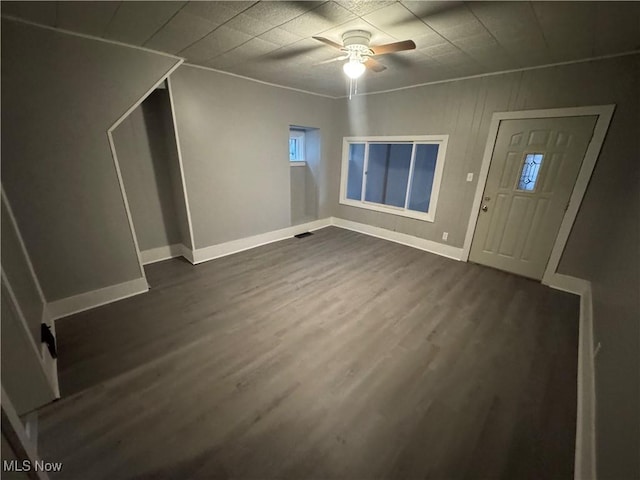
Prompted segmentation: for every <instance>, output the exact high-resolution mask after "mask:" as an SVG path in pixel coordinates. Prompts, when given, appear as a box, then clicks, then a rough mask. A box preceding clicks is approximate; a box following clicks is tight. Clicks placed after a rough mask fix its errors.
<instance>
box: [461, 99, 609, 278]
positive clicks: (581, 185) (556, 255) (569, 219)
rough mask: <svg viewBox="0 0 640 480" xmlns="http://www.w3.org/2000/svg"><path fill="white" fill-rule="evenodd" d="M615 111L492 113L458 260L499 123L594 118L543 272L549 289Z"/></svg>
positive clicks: (467, 247) (467, 243) (465, 255)
mask: <svg viewBox="0 0 640 480" xmlns="http://www.w3.org/2000/svg"><path fill="white" fill-rule="evenodd" d="M614 110H615V105H596V106H589V107H569V108H554V109H545V110H520V111H514V112H495V113H494V114H493V116H492V118H491V125H490V127H489V135H488V137H487V143H486V146H485V149H484V155H483V157H482V165H481V167H480V172H479V174H478V184H477V186H476V193H475V196H474V199H473V206H472V208H471V215H470V217H469V224H468V226H467V233H466V235H465V239H464V246H463V249H462V258H461V260H462V261H464V262H466V261H468V260H469V253H470V251H471V242H472V241H473V235H474V232H475V229H476V224H477V222H478V215H479V213H480V203H481V201H482V194H483V192H484V189H485V185H486V183H487V177H488V175H489V167H490V165H491V157H492V156H493V150H494V147H495V144H496V140H497V138H498V129H499V127H500V122H501V121H502V120H521V119H524V120H526V119H535V118H557V117H581V116H594V115H595V116H597V117H598V119H597V121H596V125H595V128H594V131H593V137H592V138H591V142H589V146H588V147H587V151H586V153H585V155H584V160H583V161H582V165H581V167H580V171H579V173H578V178H577V179H576V183H575V186H574V188H573V192H572V193H571V197H570V199H569V207H568V208H567V210H566V211H565V213H564V217H563V219H562V224H561V225H560V230H559V231H558V235H557V236H556V240H555V242H554V245H553V249H552V250H551V255H550V257H549V261H548V262H547V266H546V268H545V272H544V275H543V277H542V283H543V284H545V285H548V284H549V283H550V282H551V280H552V277H553V275H554V274H555V273H556V270H557V268H558V264H559V263H560V258H561V257H562V252H563V251H564V248H565V246H566V244H567V240H568V238H569V233H570V232H571V228H572V227H573V222H574V221H575V219H576V216H577V215H578V210H579V209H580V204H581V203H582V199H583V198H584V194H585V192H586V190H587V185H588V184H589V180H590V179H591V175H592V173H593V169H594V168H595V165H596V161H597V159H598V156H599V155H600V150H601V149H602V144H603V143H604V138H605V136H606V134H607V130H608V129H609V124H610V123H611V118H612V116H613V112H614Z"/></svg>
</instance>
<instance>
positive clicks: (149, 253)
mask: <svg viewBox="0 0 640 480" xmlns="http://www.w3.org/2000/svg"><path fill="white" fill-rule="evenodd" d="M183 247H184V245H182V244H181V243H176V244H173V245H164V246H162V247H156V248H150V249H149V250H143V251H142V252H140V254H141V255H142V263H143V264H144V265H149V264H151V263H156V262H161V261H163V260H169V259H170V258H176V257H180V256H182V249H183Z"/></svg>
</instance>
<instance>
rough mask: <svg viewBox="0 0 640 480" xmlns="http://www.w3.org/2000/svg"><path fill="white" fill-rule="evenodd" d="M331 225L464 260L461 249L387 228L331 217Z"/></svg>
mask: <svg viewBox="0 0 640 480" xmlns="http://www.w3.org/2000/svg"><path fill="white" fill-rule="evenodd" d="M331 225H335V226H336V227H340V228H344V229H345V230H352V231H354V232H359V233H364V234H365V235H370V236H372V237H376V238H382V239H383V240H389V241H390V242H395V243H399V244H401V245H406V246H408V247H413V248H417V249H418V250H424V251H425V252H430V253H435V254H436V255H440V256H442V257H447V258H451V259H452V260H460V259H461V258H462V249H461V248H459V247H452V246H451V245H444V244H442V243H438V242H434V241H432V240H426V239H424V238H420V237H414V236H413V235H407V234H406V233H400V232H395V231H393V230H387V229H386V228H380V227H374V226H372V225H367V224H364V223H358V222H352V221H351V220H344V219H342V218H337V217H331Z"/></svg>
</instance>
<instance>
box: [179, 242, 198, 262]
mask: <svg viewBox="0 0 640 480" xmlns="http://www.w3.org/2000/svg"><path fill="white" fill-rule="evenodd" d="M180 255H182V256H183V257H184V258H186V259H187V260H188V261H189V263H191V264H192V265H195V263H194V261H193V250H192V249H190V248H189V247H187V246H186V245H184V244H182V243H181V244H180Z"/></svg>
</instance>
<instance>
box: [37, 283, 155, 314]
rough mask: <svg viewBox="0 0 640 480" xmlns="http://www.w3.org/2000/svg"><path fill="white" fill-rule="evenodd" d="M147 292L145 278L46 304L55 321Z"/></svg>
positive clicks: (147, 287)
mask: <svg viewBox="0 0 640 480" xmlns="http://www.w3.org/2000/svg"><path fill="white" fill-rule="evenodd" d="M147 291H149V285H148V284H147V280H146V278H136V279H135V280H129V281H128V282H123V283H119V284H117V285H110V286H108V287H104V288H100V289H98V290H92V291H90V292H85V293H81V294H79V295H74V296H73V297H67V298H61V299H60V300H55V301H53V302H50V303H49V304H48V309H49V312H50V314H51V317H52V318H53V319H55V320H57V319H59V318H62V317H66V316H68V315H72V314H74V313H80V312H84V311H85V310H90V309H92V308H95V307H99V306H101V305H106V304H107V303H111V302H116V301H118V300H122V299H125V298H128V297H132V296H134V295H138V294H140V293H145V292H147Z"/></svg>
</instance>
